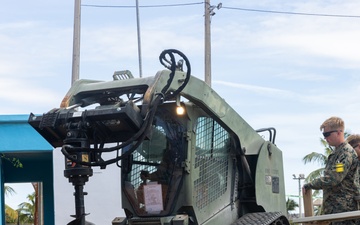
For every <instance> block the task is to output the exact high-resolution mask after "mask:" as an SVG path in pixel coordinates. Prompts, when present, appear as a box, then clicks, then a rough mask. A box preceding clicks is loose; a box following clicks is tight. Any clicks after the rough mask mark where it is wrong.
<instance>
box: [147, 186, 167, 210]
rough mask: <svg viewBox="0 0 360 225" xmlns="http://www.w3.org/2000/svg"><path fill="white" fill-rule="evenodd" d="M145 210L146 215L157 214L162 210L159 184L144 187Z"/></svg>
mask: <svg viewBox="0 0 360 225" xmlns="http://www.w3.org/2000/svg"><path fill="white" fill-rule="evenodd" d="M144 198H145V209H146V211H147V212H148V213H159V212H160V211H161V210H163V199H162V190H161V184H156V183H155V184H148V185H145V186H144Z"/></svg>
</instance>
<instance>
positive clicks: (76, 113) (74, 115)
mask: <svg viewBox="0 0 360 225" xmlns="http://www.w3.org/2000/svg"><path fill="white" fill-rule="evenodd" d="M81 115H82V111H77V112H74V113H73V117H80V116H81Z"/></svg>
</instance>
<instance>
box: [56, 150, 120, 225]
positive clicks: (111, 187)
mask: <svg viewBox="0 0 360 225" xmlns="http://www.w3.org/2000/svg"><path fill="white" fill-rule="evenodd" d="M53 157H54V159H53V160H54V193H55V196H54V197H55V224H67V223H68V222H70V221H71V220H73V219H74V218H72V217H70V215H75V198H74V195H73V193H74V186H73V185H72V183H69V181H68V179H67V178H65V177H64V168H65V163H64V161H65V160H64V156H63V155H62V153H61V151H60V149H55V150H54V153H53ZM93 171H94V174H93V176H92V177H90V178H89V181H88V182H87V183H86V184H85V187H84V192H87V193H88V195H85V197H84V199H85V212H86V213H90V215H88V216H86V220H87V221H90V222H92V223H94V224H102V225H106V224H109V225H111V224H112V223H111V222H112V220H113V219H114V218H115V217H118V216H124V215H125V214H124V211H123V209H122V207H121V190H120V168H118V167H117V166H116V165H110V166H108V167H106V169H105V170H100V169H99V168H98V167H94V168H93Z"/></svg>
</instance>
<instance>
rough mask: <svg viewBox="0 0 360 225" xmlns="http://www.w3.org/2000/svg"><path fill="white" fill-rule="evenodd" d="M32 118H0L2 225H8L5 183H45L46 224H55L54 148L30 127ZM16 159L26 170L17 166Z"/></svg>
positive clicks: (44, 217)
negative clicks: (14, 162)
mask: <svg viewBox="0 0 360 225" xmlns="http://www.w3.org/2000/svg"><path fill="white" fill-rule="evenodd" d="M28 117H29V115H0V154H1V157H0V170H1V173H0V182H1V185H0V188H1V190H0V191H1V192H0V193H1V194H0V200H1V205H0V215H1V223H0V224H5V200H4V184H5V183H22V182H41V184H42V191H41V192H42V197H43V199H42V200H43V201H42V206H43V207H42V208H43V221H44V224H55V218H54V217H55V216H54V214H55V213H54V179H53V147H52V146H51V145H50V144H49V143H48V142H47V141H46V140H45V139H44V138H43V137H42V136H40V134H38V133H37V132H36V131H35V130H34V129H33V128H32V127H31V126H30V125H29V124H28V122H27V121H28ZM13 158H15V159H18V160H19V161H20V162H21V163H22V165H23V166H22V168H19V167H16V166H14V164H13V163H12V162H11V159H13ZM9 159H10V160H9Z"/></svg>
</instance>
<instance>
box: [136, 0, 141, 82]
mask: <svg viewBox="0 0 360 225" xmlns="http://www.w3.org/2000/svg"><path fill="white" fill-rule="evenodd" d="M136 24H137V39H138V57H139V74H140V77H142V62H141V36H140V19H139V1H138V0H136Z"/></svg>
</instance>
